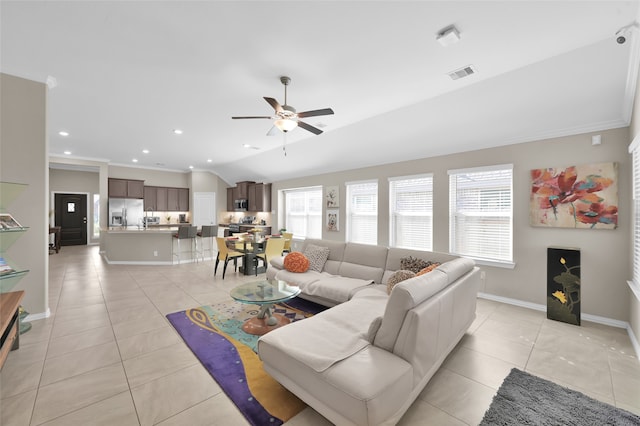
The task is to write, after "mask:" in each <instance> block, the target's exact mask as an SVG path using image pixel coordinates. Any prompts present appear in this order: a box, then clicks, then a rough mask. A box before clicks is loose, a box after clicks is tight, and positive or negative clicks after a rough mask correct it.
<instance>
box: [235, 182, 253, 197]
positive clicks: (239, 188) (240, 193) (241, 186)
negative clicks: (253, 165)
mask: <svg viewBox="0 0 640 426" xmlns="http://www.w3.org/2000/svg"><path fill="white" fill-rule="evenodd" d="M252 183H255V182H250V181H244V182H237V183H236V193H235V199H239V200H246V199H247V198H249V185H251V184H252Z"/></svg>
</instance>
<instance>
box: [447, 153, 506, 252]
mask: <svg viewBox="0 0 640 426" xmlns="http://www.w3.org/2000/svg"><path fill="white" fill-rule="evenodd" d="M512 176H513V166H512V165H501V166H492V167H482V168H475V169H464V170H450V171H449V250H450V252H451V253H454V254H459V255H462V256H468V257H472V258H475V259H478V260H487V261H495V262H505V263H506V262H509V263H510V262H512V261H513V254H512V252H513V249H512V247H513V242H512V236H513V219H512V215H513V210H512Z"/></svg>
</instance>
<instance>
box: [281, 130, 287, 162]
mask: <svg viewBox="0 0 640 426" xmlns="http://www.w3.org/2000/svg"><path fill="white" fill-rule="evenodd" d="M283 135H284V136H283V137H282V152H284V156H285V157H286V156H287V134H286V133H284V134H283Z"/></svg>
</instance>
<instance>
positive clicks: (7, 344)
mask: <svg viewBox="0 0 640 426" xmlns="http://www.w3.org/2000/svg"><path fill="white" fill-rule="evenodd" d="M23 297H24V291H23V290H20V291H12V292H9V293H2V294H0V335H1V336H2V337H1V338H0V369H2V366H3V365H4V361H5V360H6V359H7V356H8V355H9V351H12V350H14V349H18V348H19V347H20V303H21V302H22V298H23Z"/></svg>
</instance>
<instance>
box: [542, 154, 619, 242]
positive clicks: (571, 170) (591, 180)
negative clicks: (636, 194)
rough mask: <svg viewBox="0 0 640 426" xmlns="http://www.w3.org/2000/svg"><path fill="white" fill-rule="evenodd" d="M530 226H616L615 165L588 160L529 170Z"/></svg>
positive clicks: (585, 227) (600, 227)
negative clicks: (574, 164) (576, 163)
mask: <svg viewBox="0 0 640 426" xmlns="http://www.w3.org/2000/svg"><path fill="white" fill-rule="evenodd" d="M531 182H532V183H531V202H530V209H529V210H530V215H529V216H530V222H531V225H533V226H546V227H561V228H583V229H615V228H617V227H618V165H617V163H600V164H588V165H581V166H571V167H566V168H547V169H535V170H531Z"/></svg>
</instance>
